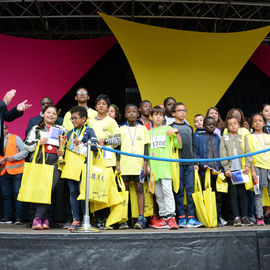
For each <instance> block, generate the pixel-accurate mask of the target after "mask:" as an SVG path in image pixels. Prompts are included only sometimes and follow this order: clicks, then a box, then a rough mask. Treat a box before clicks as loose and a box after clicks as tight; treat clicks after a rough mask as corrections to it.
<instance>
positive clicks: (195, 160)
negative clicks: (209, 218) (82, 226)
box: [98, 146, 270, 163]
mask: <svg viewBox="0 0 270 270" xmlns="http://www.w3.org/2000/svg"><path fill="white" fill-rule="evenodd" d="M98 147H100V148H101V149H103V150H106V151H110V152H113V153H116V154H120V155H125V156H130V157H136V158H144V159H147V160H150V159H151V160H158V161H167V162H181V163H198V162H210V161H223V160H232V159H237V158H244V157H250V156H255V155H258V154H262V153H265V152H268V151H270V148H267V149H264V150H260V151H256V152H252V153H247V154H243V155H238V156H233V157H225V158H202V159H170V158H159V157H150V156H144V155H137V154H132V153H127V152H122V151H119V150H116V149H112V148H109V147H105V146H98Z"/></svg>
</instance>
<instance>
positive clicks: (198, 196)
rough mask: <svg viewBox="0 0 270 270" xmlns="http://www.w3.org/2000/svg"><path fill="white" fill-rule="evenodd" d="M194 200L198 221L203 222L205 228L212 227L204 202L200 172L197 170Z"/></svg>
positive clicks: (195, 173)
mask: <svg viewBox="0 0 270 270" xmlns="http://www.w3.org/2000/svg"><path fill="white" fill-rule="evenodd" d="M192 198H193V201H194V205H195V210H196V216H197V218H198V220H199V221H200V222H202V223H203V225H204V226H205V227H210V224H209V222H208V217H207V213H206V208H205V204H204V200H203V193H202V186H201V180H200V177H199V173H198V170H195V172H194V193H192Z"/></svg>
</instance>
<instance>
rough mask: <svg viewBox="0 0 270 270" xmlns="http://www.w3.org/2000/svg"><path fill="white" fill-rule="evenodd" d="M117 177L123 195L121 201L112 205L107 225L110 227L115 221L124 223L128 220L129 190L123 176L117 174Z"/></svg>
mask: <svg viewBox="0 0 270 270" xmlns="http://www.w3.org/2000/svg"><path fill="white" fill-rule="evenodd" d="M116 179H117V181H118V185H119V187H120V189H121V191H120V192H119V194H120V196H121V202H120V203H119V204H116V205H113V206H112V207H111V209H110V215H109V216H108V218H107V221H106V227H109V226H111V225H113V224H115V223H123V222H126V221H128V191H126V188H125V184H124V182H123V179H122V177H121V176H120V175H117V178H116Z"/></svg>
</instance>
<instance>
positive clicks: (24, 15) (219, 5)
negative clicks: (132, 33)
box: [0, 0, 270, 44]
mask: <svg viewBox="0 0 270 270" xmlns="http://www.w3.org/2000/svg"><path fill="white" fill-rule="evenodd" d="M98 11H101V12H104V13H106V14H108V15H112V16H116V17H118V18H123V19H127V20H132V21H135V22H140V23H144V24H149V25H154V26H161V27H167V28H172V29H182V30H192V31H202V32H235V31H244V30H251V29H255V28H259V27H263V26H267V25H269V24H270V1H269V0H258V1H256V0H251V1H247V0H245V1H240V0H239V1H202V0H197V1H188V0H186V1H185V0H167V1H164V0H163V1H161V0H156V1H149V0H144V1H137V0H130V1H117V0H115V1H109V0H103V1H90V0H73V1H67V0H65V1H64V0H60V1H59V0H58V1H55V0H50V1H45V0H34V1H30V0H9V1H7V0H0V33H2V34H7V35H13V36H22V37H30V38H41V39H83V38H95V37H103V36H108V35H112V33H111V31H110V29H109V28H108V27H107V25H106V24H105V23H104V21H103V20H102V18H101V17H100V16H99V15H98V14H97V12H98ZM264 43H265V44H269V43H270V34H269V35H268V36H267V37H266V38H265V40H264Z"/></svg>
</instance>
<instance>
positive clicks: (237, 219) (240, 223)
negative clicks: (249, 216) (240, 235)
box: [233, 217, 242, 227]
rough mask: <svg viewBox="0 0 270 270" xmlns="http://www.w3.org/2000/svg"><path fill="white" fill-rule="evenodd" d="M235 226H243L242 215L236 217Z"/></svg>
mask: <svg viewBox="0 0 270 270" xmlns="http://www.w3.org/2000/svg"><path fill="white" fill-rule="evenodd" d="M233 226H234V227H242V222H241V219H240V217H236V218H235V219H234V221H233Z"/></svg>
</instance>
